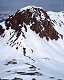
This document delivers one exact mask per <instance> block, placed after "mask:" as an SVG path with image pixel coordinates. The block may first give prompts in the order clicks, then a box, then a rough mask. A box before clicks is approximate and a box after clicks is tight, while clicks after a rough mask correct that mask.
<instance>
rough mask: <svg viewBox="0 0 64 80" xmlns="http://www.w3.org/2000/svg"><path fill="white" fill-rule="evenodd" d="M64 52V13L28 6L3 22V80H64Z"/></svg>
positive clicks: (0, 70) (0, 57)
mask: <svg viewBox="0 0 64 80" xmlns="http://www.w3.org/2000/svg"><path fill="white" fill-rule="evenodd" d="M63 52H64V12H52V11H48V12H46V11H44V10H43V9H42V8H41V7H35V6H27V7H25V8H22V9H20V10H18V11H17V12H16V13H15V14H14V15H11V16H9V17H8V18H7V19H6V20H5V21H3V22H1V23H0V77H1V79H12V80H14V79H15V80H16V79H17V78H22V79H23V80H32V79H34V78H35V79H36V80H53V79H54V80H64V69H63V67H64V53H63ZM17 80H18V79H17ZM19 80H21V79H19Z"/></svg>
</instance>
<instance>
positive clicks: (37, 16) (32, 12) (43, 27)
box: [5, 7, 63, 41]
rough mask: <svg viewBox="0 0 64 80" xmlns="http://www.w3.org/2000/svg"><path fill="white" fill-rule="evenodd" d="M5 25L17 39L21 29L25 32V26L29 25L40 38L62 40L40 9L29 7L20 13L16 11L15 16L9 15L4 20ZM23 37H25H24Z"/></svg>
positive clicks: (46, 15)
mask: <svg viewBox="0 0 64 80" xmlns="http://www.w3.org/2000/svg"><path fill="white" fill-rule="evenodd" d="M5 25H6V29H7V30H8V29H9V28H10V27H11V29H14V30H15V31H16V32H17V39H18V37H19V36H20V34H21V33H22V27H24V28H25V31H26V32H27V26H26V25H30V29H31V30H32V31H35V32H36V34H39V36H40V37H41V38H43V37H46V40H47V41H48V40H49V39H51V40H53V39H55V40H58V39H59V38H60V37H61V38H63V35H61V34H59V33H58V32H57V31H56V30H55V29H54V27H53V26H54V24H53V23H52V22H51V19H50V17H49V16H48V14H47V12H46V11H44V10H43V9H41V8H36V7H31V8H30V9H26V10H22V11H20V10H18V11H17V12H16V14H15V15H11V16H9V18H7V19H6V21H5ZM23 36H24V37H25V35H23Z"/></svg>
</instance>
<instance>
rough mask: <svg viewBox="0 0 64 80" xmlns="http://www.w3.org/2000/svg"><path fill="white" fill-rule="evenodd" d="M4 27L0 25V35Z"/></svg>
mask: <svg viewBox="0 0 64 80" xmlns="http://www.w3.org/2000/svg"><path fill="white" fill-rule="evenodd" d="M4 31H5V29H3V28H2V26H1V25H0V35H2V34H3V33H4Z"/></svg>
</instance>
